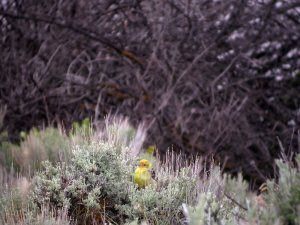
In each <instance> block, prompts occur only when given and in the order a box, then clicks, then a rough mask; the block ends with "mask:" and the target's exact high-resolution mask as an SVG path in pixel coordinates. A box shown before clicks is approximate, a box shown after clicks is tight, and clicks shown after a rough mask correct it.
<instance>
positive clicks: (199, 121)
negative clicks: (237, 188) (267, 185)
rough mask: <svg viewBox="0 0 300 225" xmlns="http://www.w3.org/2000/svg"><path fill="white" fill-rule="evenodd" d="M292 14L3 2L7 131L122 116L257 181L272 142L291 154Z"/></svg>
mask: <svg viewBox="0 0 300 225" xmlns="http://www.w3.org/2000/svg"><path fill="white" fill-rule="evenodd" d="M299 18H300V2H299V1H296V0H295V1H293V0H286V1H276V0H269V1H268V0H266V1H264V0H226V1H219V0H215V1H211V0H186V1H180V0H164V1H161V0H147V1H146V0H144V1H141V0H116V1H114V0H102V1H98V0H88V1H87V0H64V1H61V0H47V1H41V0H26V1H21V0H5V1H1V3H0V96H1V97H0V105H5V106H6V107H7V114H6V117H5V120H4V128H3V129H5V130H8V131H9V134H10V138H11V139H12V140H15V141H16V140H18V133H19V132H20V131H23V130H28V129H30V128H31V127H33V126H43V125H56V124H58V123H61V122H62V123H63V124H64V126H66V127H69V126H70V124H71V122H72V121H74V120H78V119H82V118H85V117H91V118H93V119H94V120H95V121H97V120H98V119H102V118H103V117H104V116H105V115H107V114H108V113H113V114H120V115H123V116H127V117H129V118H130V120H131V122H132V123H133V124H134V125H137V124H139V123H141V122H143V123H144V124H145V126H146V128H147V130H148V139H147V142H148V143H156V144H157V146H158V147H159V149H161V150H163V149H167V147H170V146H173V149H174V150H175V151H180V150H182V151H184V152H186V153H187V154H201V155H214V157H215V158H216V159H217V160H218V161H220V162H221V163H222V164H223V163H224V164H225V168H226V169H227V170H228V171H230V172H237V171H239V170H242V171H243V172H244V174H245V176H246V177H247V176H248V177H251V178H253V179H255V180H263V179H264V176H268V175H269V173H272V172H273V159H274V158H276V157H278V155H279V152H280V145H279V142H278V140H280V141H281V142H282V145H283V146H287V148H286V149H287V151H289V150H290V149H299V146H298V144H297V139H299V133H297V132H298V131H297V129H298V128H299V123H300V94H299V93H300V74H299V68H300V22H299ZM95 125H97V124H95ZM299 151H300V149H299ZM286 154H289V152H286ZM259 171H260V172H259Z"/></svg>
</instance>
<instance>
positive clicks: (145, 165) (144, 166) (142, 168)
mask: <svg viewBox="0 0 300 225" xmlns="http://www.w3.org/2000/svg"><path fill="white" fill-rule="evenodd" d="M150 168H151V163H150V162H149V160H147V159H142V160H140V162H139V165H138V166H137V168H136V169H135V171H134V182H135V183H136V184H137V186H138V187H139V188H145V187H146V186H148V185H149V184H152V183H153V179H152V178H151V173H150V171H149V169H150Z"/></svg>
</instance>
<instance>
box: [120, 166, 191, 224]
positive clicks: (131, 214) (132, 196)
mask: <svg viewBox="0 0 300 225" xmlns="http://www.w3.org/2000/svg"><path fill="white" fill-rule="evenodd" d="M191 172H192V171H190V168H184V169H182V171H180V172H179V173H178V174H176V175H171V174H166V173H164V174H159V175H158V176H157V186H156V187H155V186H154V187H153V186H147V187H146V188H145V189H139V190H133V191H131V192H130V193H129V200H130V201H129V203H128V204H123V205H119V206H118V209H119V210H120V212H121V213H123V214H125V215H126V216H127V217H128V218H129V219H130V220H133V219H134V218H138V219H142V220H144V221H147V222H148V223H149V224H170V223H171V222H172V223H175V224H179V222H180V221H181V220H182V218H183V214H182V208H181V205H182V203H189V204H193V201H192V200H193V199H195V197H196V195H197V190H196V181H197V179H196V177H195V176H193V175H192V173H191ZM158 173H160V172H158Z"/></svg>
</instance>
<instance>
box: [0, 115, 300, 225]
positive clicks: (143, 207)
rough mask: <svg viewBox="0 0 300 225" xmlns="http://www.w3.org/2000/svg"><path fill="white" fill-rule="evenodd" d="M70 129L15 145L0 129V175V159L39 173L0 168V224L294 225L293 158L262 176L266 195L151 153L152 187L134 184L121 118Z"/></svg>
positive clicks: (216, 172) (298, 202)
mask: <svg viewBox="0 0 300 225" xmlns="http://www.w3.org/2000/svg"><path fill="white" fill-rule="evenodd" d="M73 129H74V130H73V131H74V132H73V133H72V134H71V135H69V136H67V135H66V134H64V133H62V132H60V131H59V130H58V129H55V128H47V129H44V130H41V131H40V130H37V129H32V130H31V131H30V132H29V133H23V134H22V141H21V144H20V146H16V145H13V144H11V143H10V142H9V141H8V138H7V135H6V134H5V133H2V134H1V136H0V138H1V139H0V140H1V142H0V150H1V151H0V153H1V154H2V155H1V156H0V157H2V158H1V160H2V161H1V163H2V165H0V172H1V170H3V168H4V167H3V162H6V163H7V164H5V166H6V169H8V168H9V166H10V165H11V163H13V164H14V165H17V166H19V168H20V169H21V170H25V168H28V167H32V165H35V166H36V168H40V165H42V167H41V168H42V170H40V171H39V172H37V173H36V175H35V177H34V178H33V180H29V181H28V180H26V178H24V179H23V178H22V177H21V178H17V176H16V175H15V174H13V173H11V174H8V173H7V171H6V170H5V169H4V171H6V172H5V173H2V172H1V173H0V224H4V225H6V224H13V225H21V224H22V225H27V224H28V225H29V224H40V225H48V224H50V225H52V224H53V225H55V224H60V225H61V224H62V225H69V224H74V225H75V224H93V223H94V224H102V223H103V221H105V222H106V223H111V224H127V225H138V224H143V225H147V224H159V225H160V224H189V225H219V224H222V225H223V224H224V225H225V224H230V225H231V224H232V225H233V224H242V225H244V224H257V225H259V224H283V225H290V224H291V225H294V224H300V169H299V167H300V155H298V156H297V157H296V158H295V162H294V163H292V162H285V161H283V160H277V161H276V164H277V167H278V171H279V174H278V179H277V180H268V181H267V187H268V192H267V193H264V194H262V195H260V196H256V194H254V193H253V192H251V191H250V190H249V187H248V183H247V182H245V181H244V179H243V177H242V175H241V174H238V176H236V177H232V176H229V175H226V174H223V175H222V174H221V171H220V168H219V167H218V166H213V165H212V166H211V167H210V168H209V171H206V170H204V171H203V168H202V163H201V162H200V161H197V160H196V161H195V162H194V163H192V164H186V165H185V166H183V167H179V162H180V161H181V158H180V157H179V156H175V155H172V156H168V155H167V156H166V157H167V159H166V161H165V163H162V162H160V161H159V160H156V159H155V158H154V160H156V163H155V164H153V165H154V166H153V170H154V172H155V180H156V184H155V185H152V186H147V187H146V188H145V189H137V188H136V186H135V184H134V182H133V180H132V175H133V172H134V169H135V166H136V162H137V161H138V158H137V157H138V154H132V146H137V145H135V143H134V142H135V141H136V140H137V138H136V136H135V135H136V133H137V132H136V131H135V130H134V129H133V128H132V127H131V126H129V124H128V122H127V121H126V120H125V121H121V120H119V121H113V122H112V123H110V124H106V127H105V129H103V130H100V131H98V132H96V131H94V130H92V128H91V125H90V122H89V120H85V121H83V122H81V123H78V124H77V123H75V124H74V128H73ZM138 146H140V145H138ZM151 156H152V155H151ZM152 157H154V156H152ZM168 157H169V158H168ZM3 159H4V160H3ZM44 160H47V161H44ZM174 162H178V164H176V163H175V165H174ZM200 171H201V173H200ZM199 174H201V176H199ZM20 181H24V182H23V185H22V182H20ZM25 181H26V182H27V183H26V182H25ZM24 184H25V185H24ZM22 187H26V188H23V189H22ZM29 187H30V188H29ZM24 190H31V193H30V194H29V195H28V192H27V191H24ZM259 201H262V203H263V204H261V203H259ZM75 221H76V222H75ZM126 222H127V223H126Z"/></svg>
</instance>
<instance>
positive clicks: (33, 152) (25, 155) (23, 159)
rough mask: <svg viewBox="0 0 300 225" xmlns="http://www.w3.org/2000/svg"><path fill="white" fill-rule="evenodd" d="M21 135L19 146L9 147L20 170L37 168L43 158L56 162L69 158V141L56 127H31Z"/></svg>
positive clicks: (25, 170)
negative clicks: (21, 139) (41, 128)
mask: <svg viewBox="0 0 300 225" xmlns="http://www.w3.org/2000/svg"><path fill="white" fill-rule="evenodd" d="M23 137H24V140H23V141H21V143H20V146H16V145H15V146H13V147H11V152H12V156H13V159H14V161H15V162H16V165H17V166H18V167H19V168H20V170H21V171H22V172H25V173H27V171H35V170H37V169H38V168H40V164H41V162H42V161H44V160H49V161H51V162H57V161H65V160H67V159H68V158H69V155H70V147H69V145H70V142H69V140H68V139H67V137H66V135H64V134H63V133H61V132H60V131H59V130H58V129H56V128H46V129H44V130H38V129H36V128H33V129H32V130H31V131H30V132H29V133H28V134H26V135H23Z"/></svg>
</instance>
